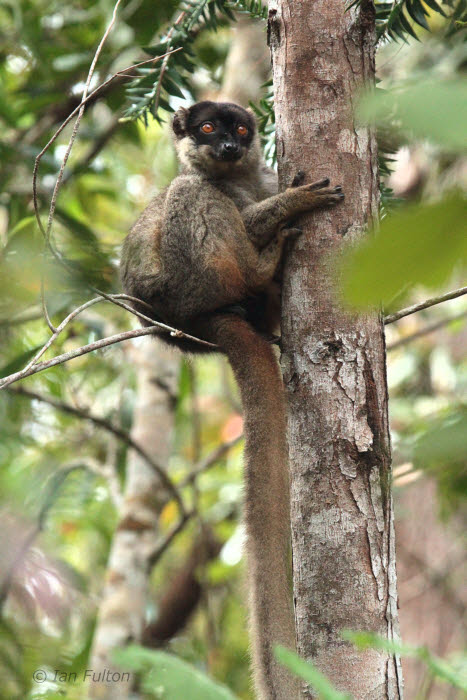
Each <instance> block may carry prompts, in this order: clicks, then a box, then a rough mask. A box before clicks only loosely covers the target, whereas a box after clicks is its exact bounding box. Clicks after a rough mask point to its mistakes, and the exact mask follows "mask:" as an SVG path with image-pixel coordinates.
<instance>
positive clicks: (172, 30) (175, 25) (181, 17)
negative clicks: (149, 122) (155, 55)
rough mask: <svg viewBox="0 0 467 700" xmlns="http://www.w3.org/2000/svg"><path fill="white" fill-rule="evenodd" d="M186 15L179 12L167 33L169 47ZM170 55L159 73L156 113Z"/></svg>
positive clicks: (155, 101)
mask: <svg viewBox="0 0 467 700" xmlns="http://www.w3.org/2000/svg"><path fill="white" fill-rule="evenodd" d="M184 17H185V12H181V13H180V14H179V16H178V17H177V19H176V21H175V22H174V24H173V26H172V28H171V29H170V31H169V33H168V34H167V46H168V48H170V44H169V40H170V38H171V37H172V34H173V33H174V31H175V27H177V26H178V25H179V24H180V22H181V21H182V19H183V18H184ZM169 57H170V54H167V55H166V56H165V57H164V60H163V63H162V66H161V72H160V75H159V82H158V83H157V88H156V94H155V97H154V108H153V110H154V115H156V114H157V110H158V109H159V100H160V97H161V90H162V78H163V77H164V73H165V71H166V68H167V64H168V62H169Z"/></svg>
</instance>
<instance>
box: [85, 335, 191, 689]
mask: <svg viewBox="0 0 467 700" xmlns="http://www.w3.org/2000/svg"><path fill="white" fill-rule="evenodd" d="M138 354H139V357H138V393H137V403H136V408H135V414H134V420H133V429H132V437H133V439H134V440H135V442H137V443H138V444H139V445H140V446H141V447H143V448H144V450H145V452H146V453H147V454H148V455H150V456H151V458H152V459H153V460H154V462H156V463H157V464H159V465H161V466H162V467H165V465H166V464H167V462H168V459H169V456H170V452H171V448H172V431H173V423H174V406H175V401H176V395H177V386H178V372H179V366H180V355H179V354H177V353H175V352H174V351H173V350H171V349H169V348H168V347H167V346H165V345H162V343H156V342H155V341H154V339H152V338H151V339H148V340H146V342H145V343H144V344H143V346H142V348H141V349H139V351H138ZM166 497H167V493H166V491H165V489H164V487H163V486H162V484H161V482H160V480H159V477H158V475H157V474H156V473H155V471H154V470H153V469H152V468H151V467H150V465H149V464H148V463H147V462H146V461H145V460H144V459H143V458H142V457H141V456H140V455H138V454H137V453H135V452H134V451H132V452H131V453H130V456H129V459H128V466H127V471H126V481H125V496H124V502H123V506H122V511H121V513H120V515H119V524H118V526H117V529H116V531H115V534H114V537H113V540H112V547H111V550H110V555H109V563H108V566H107V574H106V583H105V586H104V590H103V593H102V597H101V601H100V606H99V614H98V617H97V623H96V630H95V633H94V642H93V649H92V654H91V662H90V668H91V669H92V670H93V672H94V673H95V674H96V680H97V678H98V676H97V674H99V672H102V671H103V670H104V669H110V670H112V669H115V665H114V664H113V663H112V661H111V658H110V657H111V652H112V650H113V649H115V648H117V647H123V646H126V644H128V643H130V642H141V639H142V634H143V630H144V628H145V618H146V606H147V598H148V578H149V574H150V571H151V568H152V564H151V554H152V552H153V551H154V548H155V545H156V543H157V536H158V521H159V515H160V512H161V508H162V505H163V503H164V501H165V500H166ZM120 670H121V669H120ZM131 689H132V684H131V683H128V684H127V683H123V682H120V683H108V684H107V683H105V682H95V683H92V684H91V686H90V688H89V697H91V698H106V699H107V698H109V699H110V698H111V700H123V699H124V698H127V697H129V695H130V693H131Z"/></svg>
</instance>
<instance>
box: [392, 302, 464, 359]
mask: <svg viewBox="0 0 467 700" xmlns="http://www.w3.org/2000/svg"><path fill="white" fill-rule="evenodd" d="M466 317H467V311H464V312H463V313H461V314H457V315H456V316H449V317H448V318H443V319H441V320H440V321H437V322H436V323H432V324H430V325H428V326H425V327H424V328H420V330H419V331H416V332H415V333H411V334H410V335H406V336H405V338H400V339H399V340H396V341H394V343H390V344H389V345H387V346H386V349H387V351H388V352H390V351H391V350H396V348H400V347H401V346H403V345H407V344H408V343H411V342H412V341H413V340H416V339H417V338H421V337H423V336H424V335H428V333H433V332H434V331H437V330H439V329H440V328H443V327H444V326H448V325H449V324H450V323H453V322H454V321H460V320H461V319H463V318H466Z"/></svg>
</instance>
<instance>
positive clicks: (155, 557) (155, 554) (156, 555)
mask: <svg viewBox="0 0 467 700" xmlns="http://www.w3.org/2000/svg"><path fill="white" fill-rule="evenodd" d="M194 513H195V511H189V512H185V513H184V514H183V515H182V517H181V518H180V520H179V521H178V523H177V524H176V525H174V527H173V528H172V529H171V530H170V531H169V532H168V533H167V535H166V536H165V537H164V539H163V540H162V541H161V542H159V543H158V544H157V546H156V547H155V548H154V549H153V551H152V552H151V553H150V555H149V557H148V563H149V566H151V567H153V566H155V564H157V562H158V561H159V559H160V558H161V556H162V555H163V554H164V552H165V551H166V549H167V548H168V547H169V545H170V544H171V543H172V540H174V539H175V537H176V536H177V535H178V534H179V533H180V532H181V531H182V530H183V529H184V527H185V525H186V524H187V522H188V521H189V520H190V519H191V518H192V517H193V515H194Z"/></svg>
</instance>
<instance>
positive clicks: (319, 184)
mask: <svg viewBox="0 0 467 700" xmlns="http://www.w3.org/2000/svg"><path fill="white" fill-rule="evenodd" d="M329 182H330V180H329V178H328V177H324V178H323V179H322V180H317V182H312V183H311V185H304V187H306V188H307V189H308V190H309V191H310V192H311V191H313V190H320V189H321V188H322V187H327V186H328V185H329Z"/></svg>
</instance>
